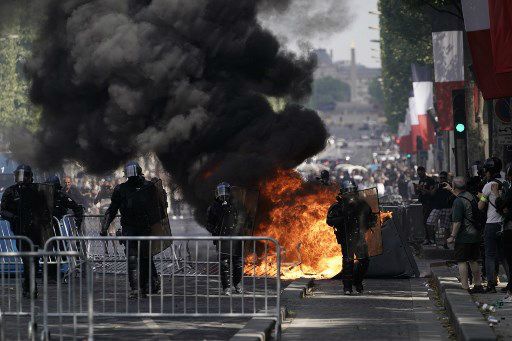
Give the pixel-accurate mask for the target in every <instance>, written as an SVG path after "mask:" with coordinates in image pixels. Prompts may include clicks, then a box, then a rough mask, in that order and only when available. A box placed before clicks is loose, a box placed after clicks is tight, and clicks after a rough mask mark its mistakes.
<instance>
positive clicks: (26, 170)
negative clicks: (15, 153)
mask: <svg viewBox="0 0 512 341" xmlns="http://www.w3.org/2000/svg"><path fill="white" fill-rule="evenodd" d="M14 181H15V182H16V183H17V184H20V183H23V184H30V183H32V182H33V181H34V173H32V168H31V167H30V166H29V165H19V166H18V167H16V170H15V171H14Z"/></svg>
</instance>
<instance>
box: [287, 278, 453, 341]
mask: <svg viewBox="0 0 512 341" xmlns="http://www.w3.org/2000/svg"><path fill="white" fill-rule="evenodd" d="M365 282H366V289H367V292H366V293H365V294H364V295H362V296H344V295H342V294H341V287H340V282H339V281H333V280H326V281H316V282H315V289H314V291H313V293H312V294H311V295H310V296H308V297H306V298H305V299H302V300H293V301H289V302H287V303H286V304H287V307H288V308H289V310H290V311H291V312H292V314H295V316H296V317H295V318H294V319H293V320H292V321H291V323H286V324H284V325H283V340H321V341H326V340H366V341H367V340H447V339H448V332H447V331H446V330H445V329H444V328H443V327H442V325H441V320H440V319H441V318H442V315H441V313H440V312H439V308H436V307H435V305H434V303H433V301H431V300H429V298H428V291H427V288H426V287H425V285H424V283H425V279H422V278H417V279H403V280H397V279H388V280H367V281H365Z"/></svg>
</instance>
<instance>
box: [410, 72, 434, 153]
mask: <svg viewBox="0 0 512 341" xmlns="http://www.w3.org/2000/svg"><path fill="white" fill-rule="evenodd" d="M411 69H412V86H413V91H414V102H415V108H416V110H415V114H416V115H417V120H418V126H417V127H416V130H415V126H414V125H412V130H413V134H414V135H416V136H417V137H419V138H421V141H422V143H421V145H422V146H423V148H422V149H423V150H428V146H429V145H431V144H433V143H434V135H435V134H434V124H433V123H432V120H431V119H430V117H429V113H428V111H429V110H432V109H433V108H434V83H433V82H432V71H431V66H427V65H418V64H412V65H411ZM413 139H414V138H413Z"/></svg>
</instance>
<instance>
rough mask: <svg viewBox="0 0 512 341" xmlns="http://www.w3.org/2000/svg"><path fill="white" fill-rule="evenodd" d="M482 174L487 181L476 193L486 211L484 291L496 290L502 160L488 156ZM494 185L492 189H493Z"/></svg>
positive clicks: (501, 218)
mask: <svg viewBox="0 0 512 341" xmlns="http://www.w3.org/2000/svg"><path fill="white" fill-rule="evenodd" d="M483 167H484V174H485V179H486V180H487V183H486V184H485V186H484V188H483V189H482V193H479V194H478V197H479V199H480V201H479V202H478V208H479V209H481V210H486V211H487V220H486V223H485V229H484V251H485V276H486V277H487V288H486V292H489V293H495V292H496V285H497V282H496V262H497V261H498V231H500V230H501V224H502V222H503V217H502V216H501V215H500V214H499V213H498V212H497V211H496V199H497V195H496V193H497V191H496V187H498V188H499V187H501V185H502V183H503V181H504V179H502V178H501V168H502V162H501V160H500V159H498V158H497V157H492V158H489V159H487V160H486V161H485V163H484V166H483ZM493 187H494V189H495V190H494V191H493Z"/></svg>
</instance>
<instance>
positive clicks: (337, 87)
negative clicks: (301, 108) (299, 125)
mask: <svg viewBox="0 0 512 341" xmlns="http://www.w3.org/2000/svg"><path fill="white" fill-rule="evenodd" d="M349 100H350V86H349V85H348V84H346V83H343V82H342V81H340V80H338V79H335V78H333V77H324V78H319V79H317V80H315V82H314V83H313V94H312V96H311V106H312V107H313V108H314V109H317V110H322V108H325V107H332V106H334V105H335V104H336V102H347V101H349Z"/></svg>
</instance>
